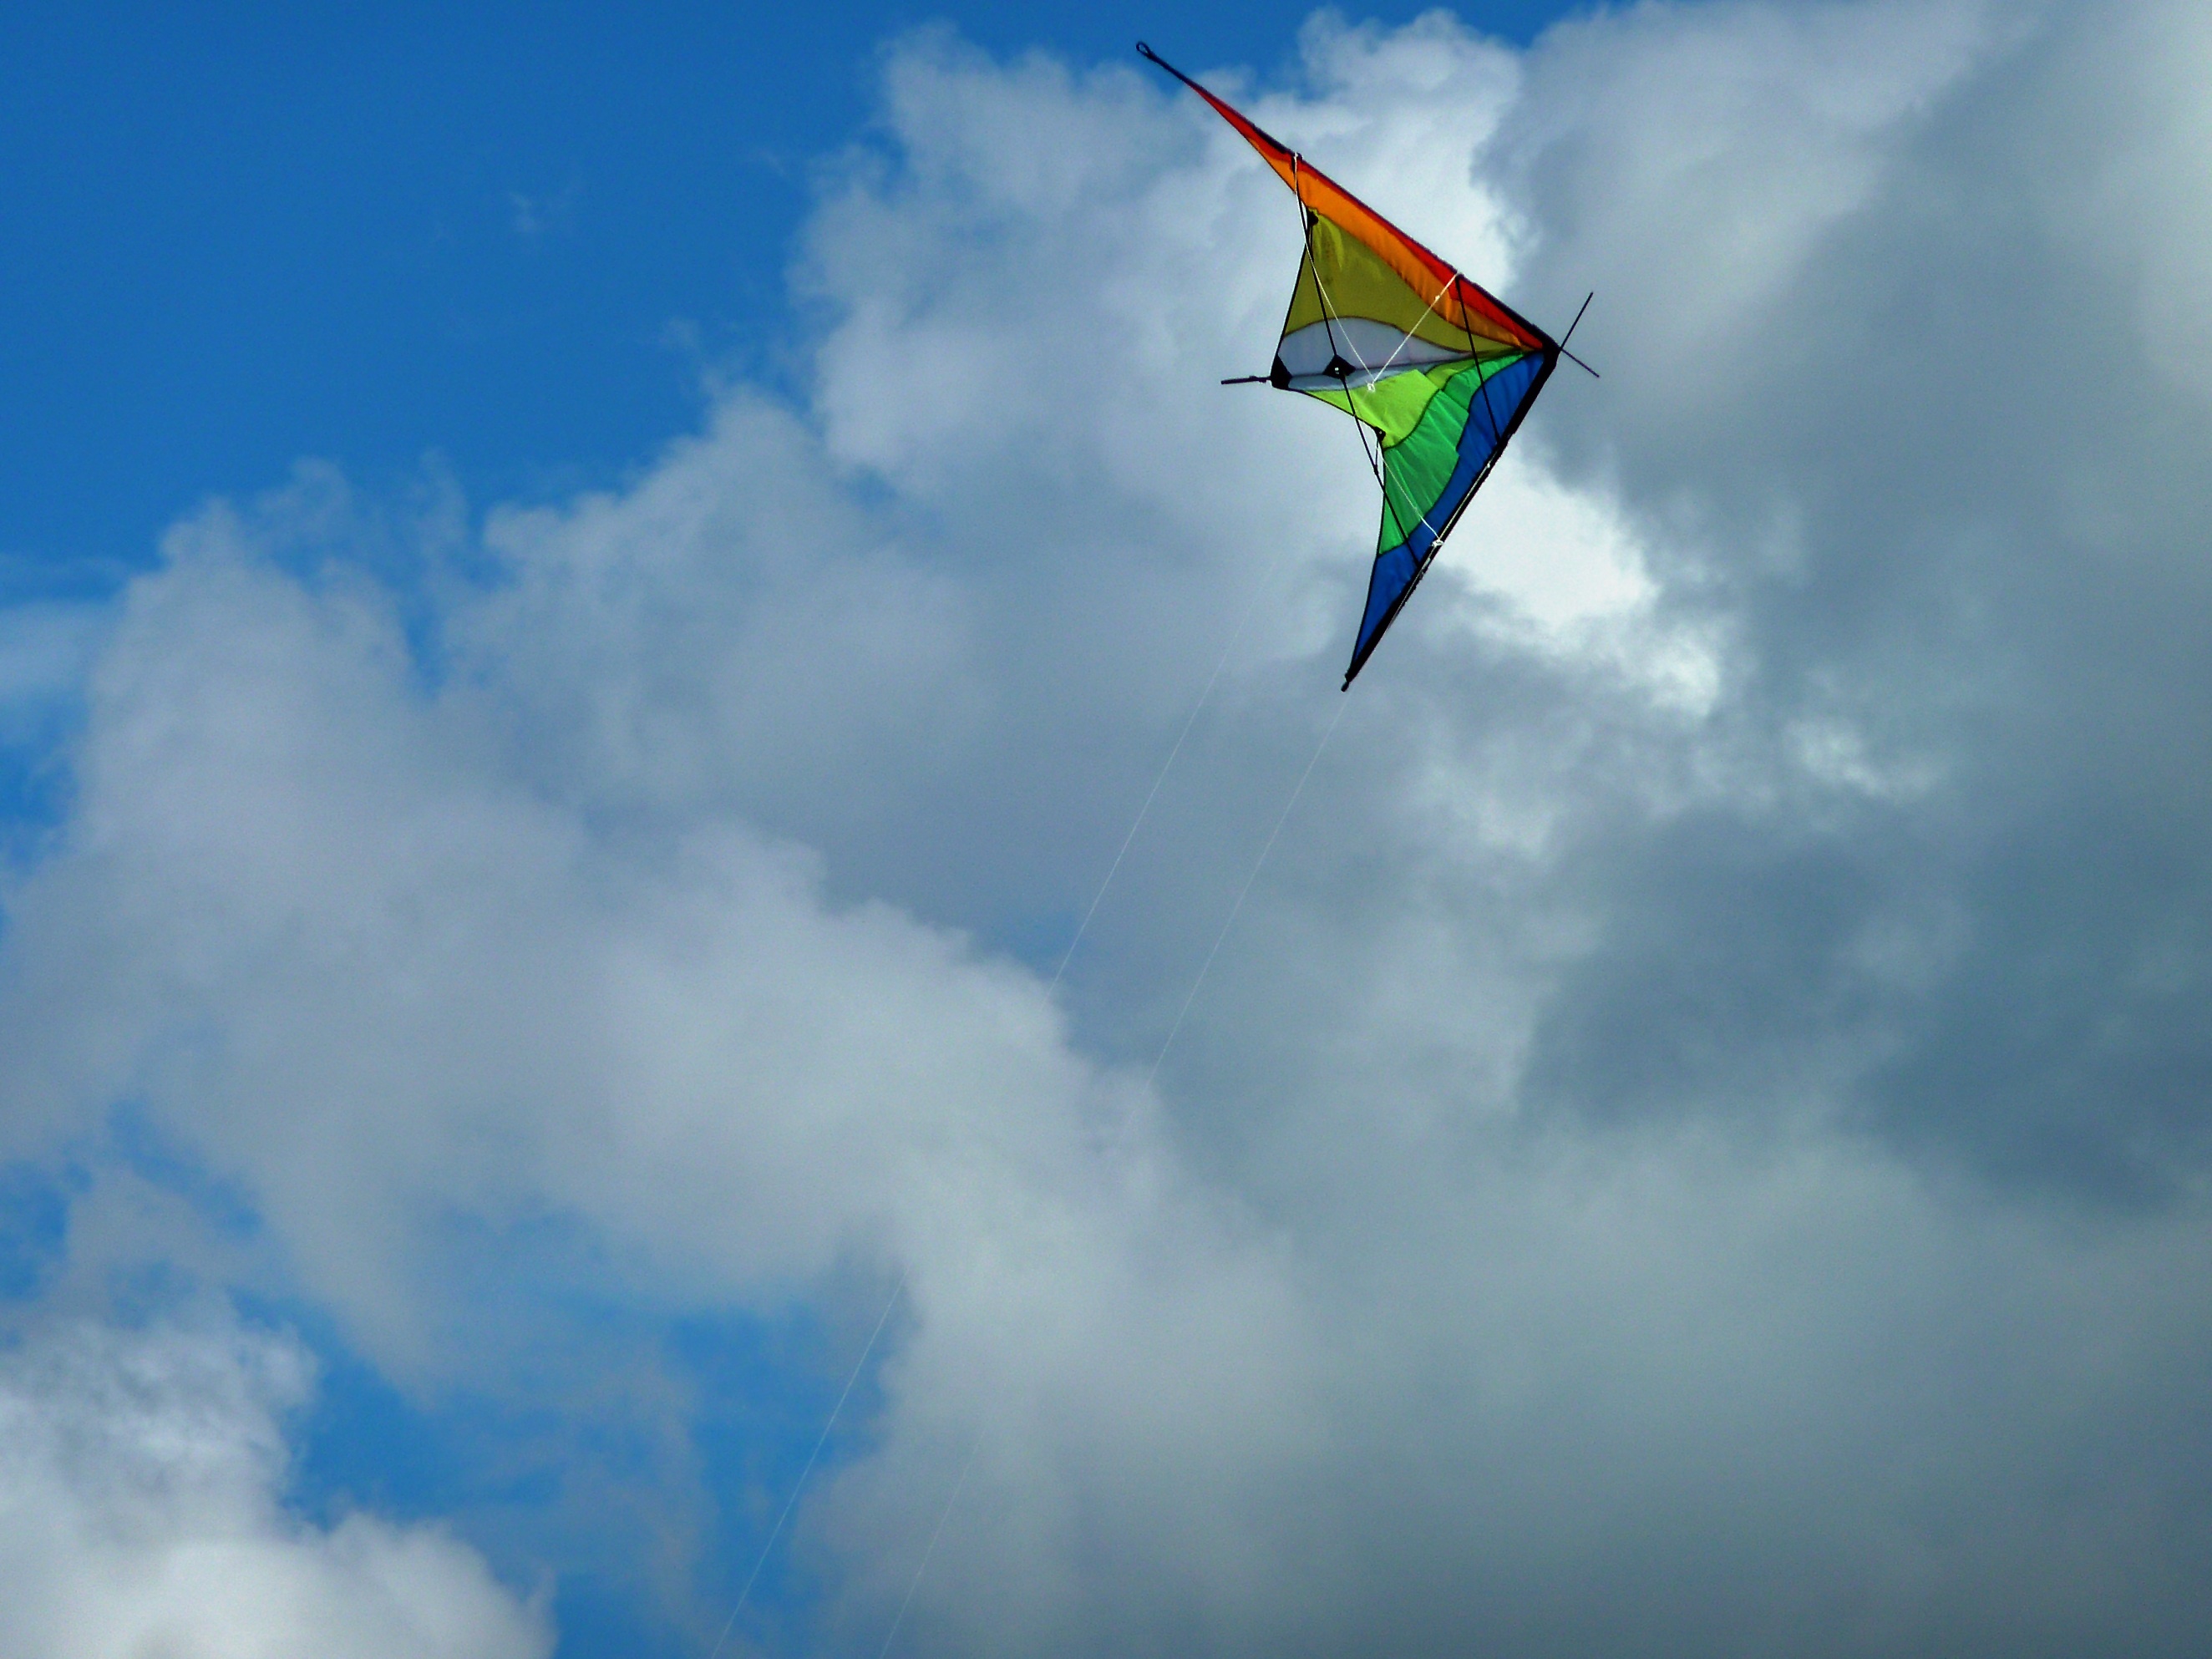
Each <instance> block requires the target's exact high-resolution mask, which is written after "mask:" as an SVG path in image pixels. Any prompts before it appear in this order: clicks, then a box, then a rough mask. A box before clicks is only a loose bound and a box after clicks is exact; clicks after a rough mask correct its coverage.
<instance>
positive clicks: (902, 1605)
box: [876, 628, 1352, 1659]
mask: <svg viewBox="0 0 2212 1659" xmlns="http://www.w3.org/2000/svg"><path fill="white" fill-rule="evenodd" d="M1237 631H1238V632H1239V633H1240V634H1241V633H1242V632H1243V629H1241V628H1240V629H1238V630H1237ZM1231 643H1232V644H1233V643H1234V641H1231ZM1214 671H1215V672H1216V673H1217V674H1218V673H1219V672H1220V669H1219V668H1218V666H1217V667H1216V668H1215V670H1214ZM1207 690H1212V682H1211V681H1208V682H1207ZM1202 701H1203V699H1201V702H1202ZM1351 706H1352V704H1351V702H1350V701H1349V700H1348V699H1342V698H1340V699H1339V700H1338V702H1337V705H1336V713H1335V714H1332V715H1331V716H1330V717H1329V721H1328V725H1327V726H1324V727H1322V734H1321V741H1320V742H1319V743H1317V744H1315V745H1314V751H1313V753H1312V754H1311V755H1310V756H1309V757H1307V760H1306V764H1305V770H1304V771H1303V772H1300V773H1299V774H1298V781H1297V783H1295V784H1293V785H1292V786H1291V797H1290V799H1288V800H1286V801H1285V802H1284V803H1283V810H1282V811H1280V812H1279V813H1278V814H1276V817H1275V826H1274V828H1273V829H1270V830H1269V831H1268V832H1267V840H1266V841H1265V842H1262V843H1261V848H1260V856H1259V857H1258V858H1257V859H1255V860H1253V864H1252V869H1251V872H1250V873H1249V875H1247V876H1246V877H1245V878H1244V884H1243V886H1242V887H1241V888H1239V889H1238V890H1237V902H1235V903H1234V904H1232V905H1231V906H1230V907H1229V915H1228V918H1227V920H1225V921H1223V922H1222V924H1221V931H1220V932H1219V933H1216V934H1215V935H1214V936H1213V948H1212V950H1210V951H1207V952H1206V960H1205V961H1204V962H1203V963H1200V965H1199V969H1198V976H1197V977H1196V978H1195V979H1194V980H1193V981H1191V983H1190V990H1189V991H1188V993H1187V994H1185V995H1184V997H1183V1000H1182V1007H1181V1008H1179V1009H1177V1010H1176V1017H1175V1024H1173V1025H1171V1026H1170V1027H1169V1028H1168V1036H1167V1041H1166V1042H1163V1043H1162V1044H1160V1051H1159V1053H1158V1054H1156V1055H1154V1056H1153V1057H1152V1069H1151V1070H1150V1071H1149V1072H1147V1073H1145V1086H1146V1088H1147V1089H1149V1088H1151V1087H1152V1084H1153V1082H1154V1081H1155V1080H1156V1079H1158V1076H1159V1074H1160V1066H1161V1064H1162V1063H1163V1062H1164V1060H1166V1059H1167V1057H1168V1050H1169V1049H1170V1048H1172V1047H1173V1046H1174V1045H1175V1040H1176V1036H1178V1035H1179V1034H1180V1033H1181V1032H1182V1025H1183V1021H1184V1019H1185V1018H1187V1017H1188V1014H1189V1013H1190V1008H1191V1004H1192V1003H1194V1002H1195V1001H1196V1000H1198V993H1199V987H1201V986H1203V985H1204V984H1205V983H1206V975H1207V974H1208V973H1209V972H1210V971H1212V967H1213V959H1214V957H1218V956H1219V955H1220V954H1221V945H1222V941H1223V940H1225V939H1227V938H1228V937H1229V930H1230V929H1231V927H1234V926H1235V925H1236V923H1237V912H1239V911H1240V910H1242V909H1243V908H1244V900H1245V897H1246V896H1247V895H1249V893H1250V892H1251V890H1252V884H1253V883H1255V882H1256V881H1257V880H1259V878H1260V872H1261V870H1262V869H1263V868H1265V867H1266V866H1267V855H1268V854H1270V853H1272V852H1273V851H1274V850H1275V842H1277V841H1278V840H1279V839H1280V837H1281V836H1282V833H1283V826H1284V825H1285V823H1289V822H1290V817H1291V808H1292V807H1294V806H1296V805H1297V804H1298V797H1299V796H1300V795H1301V794H1303V793H1304V792H1305V787H1306V781H1307V780H1308V779H1309V778H1310V777H1312V776H1313V773H1314V768H1315V767H1316V765H1318V764H1319V763H1320V762H1321V757H1322V750H1325V749H1327V748H1328V740H1329V738H1332V737H1334V735H1335V734H1336V727H1337V722H1338V721H1340V720H1342V719H1343V718H1344V711H1345V710H1346V709H1347V708H1350V707H1351ZM1188 731H1189V727H1188V725H1186V726H1185V727H1184V732H1185V733H1186V734H1188ZM1177 746H1178V747H1180V746H1181V744H1177ZM1172 758H1173V757H1172V756H1170V760H1172ZM1153 787H1154V788H1155V789H1157V788H1158V785H1157V784H1155V785H1154V786H1153ZM1147 804H1148V805H1149V798H1148V799H1147ZM1124 850H1127V848H1126V844H1125V848H1124ZM1109 879H1111V877H1110V875H1109ZM1092 908H1097V905H1096V902H1095V901H1094V902H1093V906H1092ZM1070 948H1071V950H1072V949H1073V947H1072V946H1071V947H1070ZM1061 966H1063V967H1065V966H1066V963H1062V964H1061ZM1124 1121H1125V1122H1126V1121H1127V1120H1126V1119H1125V1120H1124ZM989 1427H990V1422H989V1419H985V1420H984V1422H983V1423H982V1424H981V1425H978V1427H977V1428H976V1431H975V1440H974V1442H973V1443H971V1444H970V1445H969V1448H968V1456H967V1459H966V1461H965V1462H963V1463H962V1464H961V1466H960V1474H959V1477H958V1478H957V1480H954V1481H953V1483H952V1490H951V1492H947V1493H946V1494H945V1507H944V1508H943V1509H941V1510H939V1511H938V1512H937V1524H936V1525H935V1526H933V1527H932V1528H930V1529H929V1542H928V1543H927V1544H926V1545H924V1546H923V1547H922V1552H921V1560H920V1561H919V1562H917V1563H916V1564H915V1569H914V1577H912V1578H911V1579H910V1580H908V1583H907V1587H906V1594H905V1595H903V1596H902V1597H901V1598H900V1599H899V1605H898V1612H897V1613H895V1614H894V1615H893V1616H892V1618H891V1627H890V1633H889V1634H888V1635H886V1636H885V1637H884V1645H883V1646H882V1648H881V1649H880V1650H878V1652H877V1655H876V1659H890V1650H891V1644H892V1643H894V1642H896V1641H897V1640H898V1633H899V1629H900V1627H901V1626H902V1625H904V1624H905V1623H906V1615H907V1610H908V1608H909V1607H912V1606H913V1605H914V1598H915V1592H916V1591H918V1590H919V1589H921V1581H922V1577H923V1575H925V1574H926V1573H927V1572H928V1571H929V1563H930V1558H931V1557H933V1556H934V1555H935V1554H936V1553H937V1542H938V1540H939V1539H940V1538H942V1537H943V1536H944V1535H945V1522H948V1521H950V1520H951V1518H952V1511H953V1510H954V1508H955V1507H956V1506H957V1504H959V1502H960V1494H961V1492H962V1491H963V1489H965V1487H966V1486H967V1485H968V1477H969V1475H970V1474H973V1473H974V1472H975V1459H976V1457H977V1455H979V1454H980V1453H981V1451H982V1449H983V1436H984V1434H985V1433H986V1432H987V1431H988V1429H989Z"/></svg>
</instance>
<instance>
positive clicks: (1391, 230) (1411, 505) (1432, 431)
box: [1137, 40, 1597, 690]
mask: <svg viewBox="0 0 2212 1659" xmlns="http://www.w3.org/2000/svg"><path fill="white" fill-rule="evenodd" d="M1137 50H1138V51H1139V52H1141V53H1142V54H1143V55H1144V56H1145V57H1146V58H1147V59H1149V60H1150V61H1152V63H1155V64H1158V65H1159V66H1160V67H1161V68H1162V69H1164V70H1166V71H1167V72H1168V73H1169V74H1170V75H1172V76H1175V78H1176V80H1178V81H1180V82H1182V83H1183V85H1185V86H1187V87H1188V88H1190V89H1191V90H1192V91H1193V92H1194V93H1196V94H1198V95H1199V96H1200V97H1201V98H1203V99H1205V100H1206V102H1207V103H1209V104H1211V105H1212V106H1213V107H1214V110H1215V112H1217V113H1218V114H1219V115H1220V117H1221V118H1222V119H1223V120H1225V121H1226V122H1228V123H1229V125H1231V126H1232V127H1234V128H1236V129H1237V131H1239V132H1240V133H1242V134H1243V135H1244V137H1245V139H1246V141H1247V142H1249V143H1250V144H1251V146H1252V148H1253V149H1256V150H1258V151H1259V152H1260V155H1261V157H1262V158H1263V159H1264V160H1265V161H1267V165H1268V166H1269V167H1273V168H1274V170H1275V172H1276V173H1277V174H1279V176H1280V177H1281V179H1282V181H1283V182H1284V183H1285V184H1286V185H1289V186H1290V187H1291V190H1292V191H1295V192H1296V193H1297V198H1298V203H1299V205H1300V210H1301V213H1302V216H1303V217H1304V222H1305V252H1304V257H1303V258H1301V259H1300V261H1299V264H1298V277H1297V285H1296V286H1295V287H1294V288H1293V289H1291V309H1290V314H1289V315H1288V316H1286V317H1285V319H1283V336H1282V338H1281V340H1280V341H1279V342H1278V343H1277V344H1276V347H1275V361H1274V363H1273V366H1272V367H1271V368H1269V370H1268V371H1267V374H1249V375H1244V376H1241V377H1239V379H1237V380H1225V381H1223V382H1222V384H1223V385H1225V386H1235V385H1244V384H1249V383H1253V382H1257V381H1261V380H1265V381H1266V382H1267V383H1268V384H1269V385H1271V386H1274V387H1275V388H1276V389H1277V390H1278V391H1285V392H1304V393H1305V394H1306V395H1307V396H1308V397H1310V398H1319V399H1320V400H1321V401H1322V402H1323V403H1325V404H1332V405H1334V407H1336V408H1338V409H1340V410H1344V412H1345V413H1346V414H1347V415H1349V416H1352V419H1353V420H1354V421H1356V422H1358V429H1359V441H1360V447H1361V448H1362V450H1363V451H1367V461H1368V465H1369V466H1370V468H1371V469H1372V470H1373V471H1374V473H1375V481H1376V483H1378V484H1379V485H1381V486H1382V489H1383V528H1382V532H1381V533H1380V534H1379V535H1378V536H1377V537H1376V548H1375V569H1374V573H1373V574H1372V575H1370V577H1369V578H1368V584H1367V608H1366V611H1364V613H1363V614H1362V616H1361V617H1360V619H1359V635H1358V640H1357V641H1355V642H1354V644H1353V646H1352V665H1351V666H1350V667H1349V668H1347V669H1346V670H1345V671H1344V686H1345V689H1346V690H1350V689H1351V686H1352V680H1353V678H1355V677H1357V676H1358V672H1359V671H1360V669H1361V668H1363V667H1364V666H1365V665H1366V662H1367V659H1368V658H1369V657H1370V655H1371V654H1373V653H1374V650H1375V647H1376V644H1377V643H1378V642H1380V641H1381V640H1382V638H1383V635H1384V633H1386V632H1387V631H1388V630H1389V627H1390V624H1391V623H1394V622H1395V621H1396V620H1397V619H1398V613H1399V611H1401V610H1403V609H1404V608H1405V605H1406V601H1407V599H1411V598H1412V597H1413V590H1414V588H1416V587H1417V586H1419V585H1420V580H1421V578H1422V577H1423V576H1424V575H1425V574H1428V568H1429V566H1430V565H1431V563H1432V562H1434V561H1435V559H1436V556H1437V550H1438V549H1439V548H1441V547H1442V546H1443V542H1444V538H1445V537H1447V536H1449V535H1450V534H1451V532H1452V526H1454V525H1455V524H1457V523H1458V522H1459V516H1460V514H1461V513H1463V512H1465V511H1466V510H1467V504H1468V502H1469V501H1473V500H1474V492H1475V491H1476V490H1478V489H1481V488H1482V485H1483V481H1484V480H1485V479H1486V478H1488V477H1490V470H1491V469H1492V467H1494V466H1496V465H1498V457H1499V456H1500V455H1502V454H1504V453H1505V446H1506V444H1507V443H1508V442H1509V441H1510V440H1511V438H1512V436H1513V434H1514V433H1515V432H1516V430H1517V429H1518V428H1519V427H1520V425H1521V420H1522V416H1525V415H1527V414H1528V409H1529V405H1530V404H1534V402H1535V401H1536V394H1537V393H1538V392H1541V391H1542V390H1543V389H1544V382H1545V381H1546V380H1548V379H1550V378H1551V374H1552V370H1553V367H1554V366H1555V365H1557V363H1558V362H1559V359H1560V357H1561V356H1565V357H1566V358H1567V359H1568V360H1569V361H1570V362H1574V363H1576V364H1577V365H1579V366H1580V367H1582V368H1585V369H1589V372H1590V373H1591V374H1596V373H1597V371H1596V370H1595V369H1594V368H1590V367H1589V364H1588V363H1585V362H1583V361H1582V359H1581V358H1579V357H1577V356H1575V355H1574V354H1573V353H1572V352H1571V351H1568V350H1567V349H1566V347H1565V343H1564V342H1561V341H1559V340H1554V339H1553V338H1552V337H1551V336H1550V335H1548V334H1547V333H1545V332H1544V331H1543V330H1542V329H1541V328H1538V327H1537V326H1536V325H1534V323H1532V322H1530V321H1529V320H1528V319H1527V318H1525V317H1523V316H1522V315H1521V314H1520V313H1518V312H1516V311H1515V310H1513V309H1512V308H1511V307H1509V306H1508V305H1506V304H1505V303H1504V301H1501V300H1499V299H1498V296H1497V295H1493V294H1492V293H1490V292H1488V291H1487V290H1486V289H1482V288H1480V287H1479V286H1477V285H1476V284H1475V283H1471V282H1469V281H1468V279H1467V278H1466V277H1465V276H1462V275H1461V274H1460V272H1459V271H1458V270H1455V268H1454V267H1452V266H1450V265H1449V264H1445V263H1444V262H1443V260H1442V259H1440V258H1437V256H1436V255H1435V254H1433V253H1431V252H1429V250H1428V249H1426V248H1425V247H1423V246H1421V245H1420V244H1419V242H1417V241H1415V240H1413V238H1412V237H1410V236H1408V235H1407V234H1406V233H1405V232H1404V231H1402V230H1400V229H1399V228H1397V226H1395V225H1394V224H1392V223H1391V222H1389V220H1387V219H1385V218H1384V217H1383V216H1382V215H1381V214H1379V213H1377V212H1376V211H1375V210H1374V209H1372V208H1370V207H1369V206H1368V205H1367V204H1365V203H1364V202H1362V201H1361V200H1359V199H1358V197H1355V196H1354V195H1352V192H1351V191H1347V190H1346V189H1345V188H1344V187H1343V186H1342V185H1339V184H1337V183H1336V182H1335V181H1334V180H1333V179H1330V178H1329V177H1328V175H1327V174H1325V173H1320V172H1317V171H1316V169H1315V168H1313V167H1310V166H1309V165H1308V164H1307V162H1306V160H1305V158H1304V156H1302V155H1299V154H1298V153H1297V151H1296V150H1294V149H1290V148H1288V147H1287V146H1285V145H1284V144H1282V143H1278V142H1277V141H1276V140H1275V139H1273V138H1271V137H1268V136H1267V134H1266V133H1264V132H1262V131H1260V129H1259V128H1258V127H1256V126H1254V125H1252V123H1251V122H1249V121H1248V120H1246V119H1245V118H1244V117H1243V116H1242V115H1240V114H1238V113H1237V112H1236V111H1235V110H1233V109H1231V107H1230V106H1228V105H1226V104H1225V103H1223V102H1222V101H1221V100H1219V99H1218V98H1216V97H1215V96H1214V95H1213V94H1212V93H1210V92H1208V91H1207V90H1206V88H1204V87H1201V86H1200V85H1199V84H1198V82H1195V81H1194V80H1192V79H1191V78H1190V76H1188V75H1185V74H1184V73H1183V72H1182V70H1179V69H1177V68H1176V66H1175V65H1174V64H1170V63H1169V62H1168V61H1167V60H1166V59H1165V58H1162V57H1161V56H1160V55H1159V53H1158V52H1154V51H1153V50H1152V48H1151V47H1150V46H1146V44H1145V43H1144V42H1143V41H1141V40H1139V41H1138V42H1137ZM1583 306H1584V307H1588V306H1589V301H1587V300H1585V301H1583ZM1575 316H1576V320H1577V322H1579V321H1580V320H1581V319H1582V313H1580V312H1577V313H1576V314H1575ZM1573 332H1574V331H1573V330H1572V329H1571V328H1570V329H1569V330H1568V333H1570V334H1572V333H1573ZM1370 432H1371V433H1372V434H1373V435H1374V448H1373V449H1372V450H1371V451H1368V443H1369V436H1368V435H1369V434H1370Z"/></svg>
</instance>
